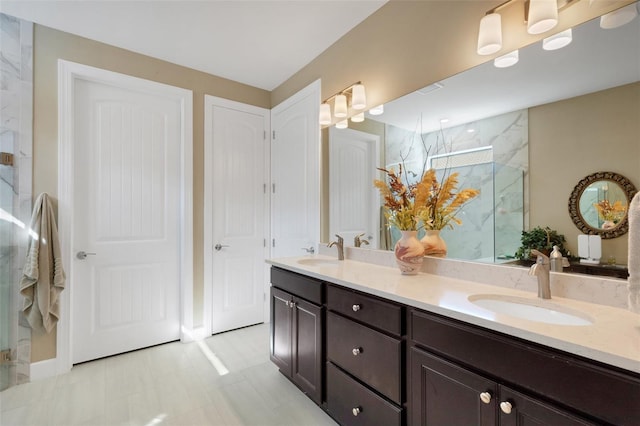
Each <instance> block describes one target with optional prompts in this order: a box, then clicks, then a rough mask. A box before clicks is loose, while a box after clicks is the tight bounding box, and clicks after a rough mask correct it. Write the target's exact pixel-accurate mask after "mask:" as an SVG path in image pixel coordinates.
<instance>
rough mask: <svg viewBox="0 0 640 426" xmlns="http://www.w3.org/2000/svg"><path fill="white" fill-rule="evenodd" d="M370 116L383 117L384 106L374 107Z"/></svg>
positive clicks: (370, 111)
mask: <svg viewBox="0 0 640 426" xmlns="http://www.w3.org/2000/svg"><path fill="white" fill-rule="evenodd" d="M369 114H371V115H382V114H384V105H382V104H381V105H378V106H377V107H373V108H371V109H370V110H369Z"/></svg>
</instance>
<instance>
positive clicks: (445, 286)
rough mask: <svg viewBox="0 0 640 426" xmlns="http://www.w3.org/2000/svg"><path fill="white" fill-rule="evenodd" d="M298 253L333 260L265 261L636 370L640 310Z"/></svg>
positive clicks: (639, 359) (639, 356)
mask: <svg viewBox="0 0 640 426" xmlns="http://www.w3.org/2000/svg"><path fill="white" fill-rule="evenodd" d="M302 259H326V260H335V258H332V257H329V256H321V255H318V256H300V257H287V258H278V259H269V260H267V263H270V264H272V265H274V266H278V267H281V268H283V269H288V270H290V271H293V272H298V273H301V274H305V275H308V276H311V277H315V278H318V279H321V280H325V281H327V282H331V283H334V284H339V285H341V286H344V287H347V288H351V289H354V290H359V291H362V292H365V293H369V294H372V295H376V296H379V297H383V298H385V299H389V300H393V301H396V302H399V303H403V304H405V305H408V306H413V307H416V308H419V309H424V310H426V311H429V312H433V313H436V314H441V315H444V316H447V317H450V318H454V319H458V320H461V321H465V322H468V323H471V324H475V325H478V326H481V327H484V328H488V329H490V330H494V331H498V332H501V333H505V334H508V335H511V336H515V337H519V338H522V339H526V340H529V341H532V342H535V343H539V344H542V345H545V346H549V347H552V348H556V349H560V350H563V351H565V352H569V353H572V354H576V355H580V356H583V357H585V358H589V359H593V360H596V361H600V362H603V363H605V364H609V365H613V366H617V367H620V368H623V369H626V370H630V371H634V372H637V373H640V315H638V314H634V313H632V312H630V311H627V310H623V309H619V308H613V307H610V306H605V305H597V304H594V303H587V302H582V301H578V300H572V299H565V298H559V297H553V296H552V299H551V300H548V301H547V300H541V299H538V298H537V297H536V295H535V294H533V293H530V292H525V291H521V290H514V289H510V288H505V287H499V286H492V285H486V284H479V283H475V282H472V281H465V280H460V279H454V278H448V277H443V276H438V275H432V274H425V273H420V274H418V275H413V276H408V275H402V274H401V273H400V270H399V269H397V268H390V267H386V266H378V265H374V264H370V263H364V262H357V261H353V260H344V261H340V262H338V261H336V262H333V263H331V264H325V265H319V266H316V265H310V264H302V263H299V260H302ZM533 278H534V277H532V279H533ZM479 294H487V295H502V296H511V297H514V296H515V297H520V298H526V299H529V300H531V301H532V302H533V303H535V304H536V305H538V306H542V307H545V306H547V307H554V306H555V307H562V308H564V309H569V310H573V311H579V312H580V313H583V314H586V315H587V316H588V317H589V318H590V319H591V320H592V321H593V324H591V325H585V326H573V325H556V324H546V323H541V322H535V321H529V320H524V319H520V318H516V317H512V316H508V315H503V314H498V313H495V312H492V311H489V310H486V309H483V308H481V307H479V306H477V305H475V304H473V303H471V302H470V301H469V300H468V297H469V296H472V295H479ZM552 295H553V288H552Z"/></svg>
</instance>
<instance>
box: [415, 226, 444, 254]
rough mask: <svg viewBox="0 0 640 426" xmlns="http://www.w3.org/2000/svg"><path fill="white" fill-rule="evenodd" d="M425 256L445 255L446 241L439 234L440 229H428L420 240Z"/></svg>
mask: <svg viewBox="0 0 640 426" xmlns="http://www.w3.org/2000/svg"><path fill="white" fill-rule="evenodd" d="M420 243H421V244H422V247H423V248H424V254H425V256H435V257H446V256H447V243H446V242H445V241H444V239H443V238H442V236H441V235H440V230H438V229H429V230H427V231H426V234H424V237H422V239H421V240H420Z"/></svg>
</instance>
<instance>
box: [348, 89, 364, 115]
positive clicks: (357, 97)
mask: <svg viewBox="0 0 640 426" xmlns="http://www.w3.org/2000/svg"><path fill="white" fill-rule="evenodd" d="M351 94H352V95H353V97H352V98H351V108H353V109H355V110H358V111H360V110H362V109H365V108H366V107H367V96H366V95H365V93H364V85H362V84H356V85H354V86H353V88H352V89H351Z"/></svg>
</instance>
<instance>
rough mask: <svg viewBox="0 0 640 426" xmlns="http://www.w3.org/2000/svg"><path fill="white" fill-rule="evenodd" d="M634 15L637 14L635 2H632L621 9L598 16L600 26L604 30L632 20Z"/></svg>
mask: <svg viewBox="0 0 640 426" xmlns="http://www.w3.org/2000/svg"><path fill="white" fill-rule="evenodd" d="M636 16H638V7H637V3H632V4H630V5H627V6H625V7H623V8H621V9H618V10H614V11H613V12H609V13H607V14H606V15H602V16H601V17H600V28H603V29H605V30H610V29H613V28H618V27H621V26H623V25H624V24H628V23H629V22H631V21H633V18H635V17H636Z"/></svg>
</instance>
